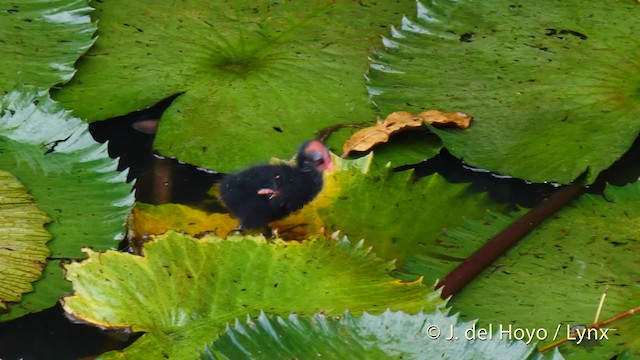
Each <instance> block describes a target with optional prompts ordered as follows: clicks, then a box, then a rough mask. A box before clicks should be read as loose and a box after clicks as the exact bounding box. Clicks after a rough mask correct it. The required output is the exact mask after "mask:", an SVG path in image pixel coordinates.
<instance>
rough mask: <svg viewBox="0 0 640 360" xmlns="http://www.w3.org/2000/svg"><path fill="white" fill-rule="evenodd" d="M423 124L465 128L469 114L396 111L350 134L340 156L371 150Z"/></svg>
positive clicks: (469, 120) (436, 111)
mask: <svg viewBox="0 0 640 360" xmlns="http://www.w3.org/2000/svg"><path fill="white" fill-rule="evenodd" d="M425 124H434V125H439V126H456V127H459V128H461V129H466V128H468V127H469V125H470V124H471V116H468V115H466V114H463V113H460V112H454V113H447V112H442V111H438V110H427V111H423V112H421V113H419V114H415V115H414V114H412V113H410V112H408V111H396V112H393V113H391V114H389V115H388V116H387V117H386V118H385V119H384V120H383V121H378V122H376V124H375V125H373V126H370V127H367V128H364V129H361V130H359V131H357V132H356V133H355V134H353V135H351V137H349V138H348V139H347V141H345V142H344V144H343V145H342V156H345V155H347V154H348V153H350V152H352V151H367V150H371V148H372V147H373V146H375V145H378V144H381V143H386V142H387V141H389V138H390V137H391V136H392V135H394V134H396V133H399V132H401V131H406V130H411V129H416V128H421V127H423V125H425Z"/></svg>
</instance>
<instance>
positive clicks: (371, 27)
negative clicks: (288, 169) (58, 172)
mask: <svg viewBox="0 0 640 360" xmlns="http://www.w3.org/2000/svg"><path fill="white" fill-rule="evenodd" d="M92 5H93V6H95V7H96V12H95V18H96V19H98V21H99V22H100V37H99V38H98V39H97V41H96V44H95V46H94V47H93V48H92V49H91V50H90V51H89V52H88V54H87V56H85V57H84V58H83V61H82V62H81V63H80V64H79V69H78V73H77V75H76V76H75V77H74V79H73V80H72V81H71V82H70V83H69V84H67V85H66V86H65V87H64V88H62V89H61V90H60V91H59V92H57V93H56V94H54V97H55V98H56V99H58V100H60V101H62V102H63V103H64V104H65V106H66V107H68V108H70V109H73V110H74V112H75V114H77V115H78V116H81V117H83V118H87V119H89V120H90V121H95V120H102V119H106V118H111V117H114V116H118V115H124V114H127V113H129V112H131V111H133V110H138V109H142V108H145V107H147V106H149V105H151V104H154V103H156V102H158V101H160V100H162V99H165V98H168V97H170V96H172V95H175V94H178V93H180V94H181V95H180V96H178V97H177V98H176V99H175V100H174V102H173V103H172V104H171V106H170V107H169V108H168V109H167V111H166V112H165V113H164V114H163V115H162V119H161V122H160V124H161V125H160V127H159V128H158V133H157V137H156V139H155V147H156V148H157V149H158V150H159V151H160V152H161V153H163V154H164V155H171V156H176V157H178V158H179V159H180V160H182V161H185V162H188V163H191V164H197V165H200V166H204V167H206V168H210V169H216V170H219V171H223V172H229V171H235V170H238V169H240V168H242V167H245V166H247V165H248V164H252V163H256V162H259V161H262V160H263V159H264V158H265V156H277V157H280V158H286V157H289V156H291V153H292V149H293V148H292V147H295V146H296V145H297V144H299V143H301V142H302V141H303V140H306V139H308V138H311V137H313V134H314V131H318V130H320V129H323V128H325V127H328V126H330V125H333V124H336V123H359V122H362V121H365V120H366V119H372V118H375V112H374V108H373V107H372V106H371V103H370V101H369V99H368V97H367V92H366V88H365V81H364V76H363V74H364V73H365V72H366V70H367V66H368V60H367V58H368V56H369V55H370V53H371V49H372V48H373V47H374V46H377V45H378V44H379V39H380V36H381V35H383V34H384V33H385V32H386V31H387V29H388V24H391V23H393V22H394V21H397V19H398V18H399V17H400V16H401V14H402V13H403V12H406V11H411V9H412V7H413V6H414V2H413V1H410V0H403V1H399V2H398V1H394V2H389V1H371V0H364V1H357V2H356V1H344V0H340V1H333V0H319V1H314V2H312V3H309V2H307V3H305V4H304V5H305V6H300V4H299V3H296V2H279V3H277V4H275V3H273V1H234V2H220V1H202V0H187V1H182V2H180V3H179V4H177V3H175V1H168V0H162V1H157V0H143V1H133V2H132V1H129V0H115V1H103V2H94V3H93V4H92ZM104 94H109V96H104ZM338 135H339V134H338ZM241 139H251V146H248V144H247V143H246V142H245V141H241ZM331 140H332V141H335V144H341V141H340V140H343V139H340V138H339V136H338V137H334V136H332V137H331Z"/></svg>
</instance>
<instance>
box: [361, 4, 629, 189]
mask: <svg viewBox="0 0 640 360" xmlns="http://www.w3.org/2000/svg"><path fill="white" fill-rule="evenodd" d="M414 14H415V15H411V16H409V15H408V16H406V17H404V18H403V19H402V21H401V22H398V24H399V26H398V27H397V28H394V29H393V30H392V31H391V34H390V37H388V38H386V39H384V41H383V43H384V45H385V51H383V52H379V53H377V57H376V58H375V59H374V63H373V64H372V67H371V71H370V73H369V76H368V79H369V86H368V88H369V93H370V95H371V97H372V100H373V101H374V102H375V104H376V105H377V106H378V107H379V109H380V110H381V112H383V113H388V112H391V111H397V110H401V109H402V110H406V111H411V112H420V111H422V110H423V109H444V110H448V111H450V110H456V111H464V112H465V113H468V114H472V115H473V117H474V125H473V126H472V127H471V128H469V129H468V130H465V131H443V130H438V129H436V128H432V130H433V131H434V132H435V133H436V134H438V136H440V138H441V139H442V141H443V143H444V145H445V147H446V148H447V149H448V150H449V151H450V152H451V153H452V154H453V155H455V156H457V157H459V158H461V159H464V161H465V162H466V163H467V164H469V165H471V166H474V167H478V168H481V169H487V170H490V171H493V172H496V173H500V174H504V175H509V176H513V177H518V178H521V179H527V180H531V181H534V182H545V181H555V182H559V183H564V184H566V183H570V182H572V181H573V180H574V179H576V178H578V177H579V176H580V175H581V174H583V173H584V172H585V171H587V177H586V181H587V182H588V183H591V182H593V181H594V180H595V179H596V177H597V175H598V174H599V173H600V172H601V171H602V170H604V169H606V168H608V167H609V166H610V165H611V164H612V163H613V162H614V161H616V160H617V159H619V158H620V156H621V155H622V154H623V153H624V152H626V151H627V150H628V149H629V147H630V146H631V145H632V143H633V142H634V140H635V139H636V138H637V136H638V133H639V132H640V123H639V122H638V119H640V37H639V36H638V35H637V34H638V33H640V22H638V21H637V20H638V18H640V6H638V4H637V3H636V2H633V1H627V0H615V1H609V2H594V3H590V4H589V5H588V6H585V2H584V1H582V0H570V1H556V2H540V1H536V0H524V1H518V2H517V3H514V2H513V1H511V0H499V1H492V2H490V3H488V2H487V3H483V4H482V5H481V6H480V4H478V3H477V2H476V1H470V0H463V1H454V0H441V1H422V2H420V1H419V2H417V11H416V12H414Z"/></svg>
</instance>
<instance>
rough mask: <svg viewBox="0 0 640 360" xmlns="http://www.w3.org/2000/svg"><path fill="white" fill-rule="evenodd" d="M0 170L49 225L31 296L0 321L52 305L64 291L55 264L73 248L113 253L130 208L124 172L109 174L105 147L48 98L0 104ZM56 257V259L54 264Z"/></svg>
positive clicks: (21, 97)
mask: <svg viewBox="0 0 640 360" xmlns="http://www.w3.org/2000/svg"><path fill="white" fill-rule="evenodd" d="M0 140H1V141H0V153H2V157H0V169H4V170H10V171H11V173H12V174H13V175H14V176H16V177H17V178H18V179H19V180H20V182H21V183H22V184H23V185H24V186H25V187H26V188H27V189H29V192H30V194H31V195H32V196H33V198H34V200H35V202H36V204H37V205H38V207H39V208H40V209H42V210H43V211H45V212H46V213H47V214H48V215H49V217H50V218H51V220H52V222H51V223H50V224H49V225H48V226H47V230H48V231H49V232H50V233H51V234H52V235H53V237H54V239H53V240H51V241H50V242H49V243H48V244H47V245H48V246H49V249H50V250H51V258H52V259H51V260H49V263H48V264H47V267H46V269H45V275H44V277H43V278H42V279H41V280H39V281H37V282H36V283H34V289H35V291H34V292H32V293H29V294H26V295H25V296H24V297H23V300H22V301H21V302H20V303H18V304H12V305H11V307H10V310H11V311H10V312H9V313H8V314H3V315H0V321H4V320H9V319H12V318H15V317H18V316H21V315H24V314H26V313H29V312H34V311H39V310H42V309H45V308H47V307H50V306H53V305H54V304H55V303H56V301H57V299H58V298H59V297H60V296H61V295H62V294H65V293H67V292H68V291H70V288H71V287H70V284H69V283H68V282H67V281H65V280H64V279H63V277H62V276H61V274H62V272H61V270H60V268H59V263H60V259H79V258H82V257H83V254H82V253H81V251H80V248H82V247H83V246H91V247H92V248H94V249H96V250H104V249H108V248H114V247H116V246H117V245H118V241H119V240H121V239H122V236H123V231H124V227H123V225H124V221H125V219H126V216H127V214H128V213H129V211H130V209H131V205H132V203H133V194H132V193H131V185H130V184H127V183H126V182H125V180H126V172H116V166H117V161H116V160H114V159H110V158H109V155H108V153H107V144H98V143H96V142H95V141H94V140H93V138H92V137H91V134H89V132H88V129H87V124H86V123H83V122H82V121H80V120H78V119H76V118H73V117H71V116H70V115H69V113H68V112H66V111H65V110H64V109H62V106H61V105H60V104H59V103H56V102H54V101H52V100H51V99H50V98H49V97H48V96H47V95H42V96H40V95H38V94H37V92H36V91H35V90H32V91H24V90H21V91H14V92H11V93H9V94H7V95H6V96H5V97H4V98H2V99H0ZM54 259H55V260H54Z"/></svg>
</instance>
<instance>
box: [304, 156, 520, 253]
mask: <svg viewBox="0 0 640 360" xmlns="http://www.w3.org/2000/svg"><path fill="white" fill-rule="evenodd" d="M371 156H375V155H371ZM333 177H334V179H333V180H329V181H327V186H326V187H327V194H326V195H325V194H323V193H321V195H320V196H319V198H320V201H322V202H323V203H321V204H318V206H317V214H318V216H319V218H320V219H321V221H322V223H323V225H324V227H325V228H326V229H327V230H328V231H336V230H340V231H341V232H342V233H343V234H345V235H347V236H349V237H350V238H355V239H367V243H368V244H371V245H372V246H373V248H374V251H375V252H376V254H378V256H380V257H382V258H385V259H396V260H397V261H398V262H399V263H400V264H401V263H402V262H403V260H404V258H405V256H406V255H407V254H411V253H416V252H418V253H420V252H422V251H424V248H425V246H427V247H428V246H429V245H430V244H432V243H433V242H434V241H436V239H437V238H438V235H439V234H440V231H441V230H442V229H443V228H447V227H454V226H458V225H460V224H462V222H463V221H464V219H465V218H467V217H471V218H473V217H477V216H481V214H483V213H484V212H485V211H486V209H494V210H496V211H506V210H507V209H508V208H509V204H504V203H500V202H497V201H495V200H494V199H492V198H491V196H490V195H489V193H487V192H482V191H478V190H477V189H474V188H473V187H472V184H470V183H450V182H448V181H447V180H446V179H445V178H444V177H442V176H440V175H438V174H433V175H430V176H426V177H422V178H416V176H415V173H414V171H413V170H410V171H404V172H394V171H392V170H391V167H390V166H387V167H382V168H366V169H365V171H364V172H361V171H353V170H351V171H341V172H336V173H335V175H333ZM311 205H312V206H313V205H314V204H313V203H312V204H311ZM446 209H455V210H451V211H450V212H448V211H446Z"/></svg>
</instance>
